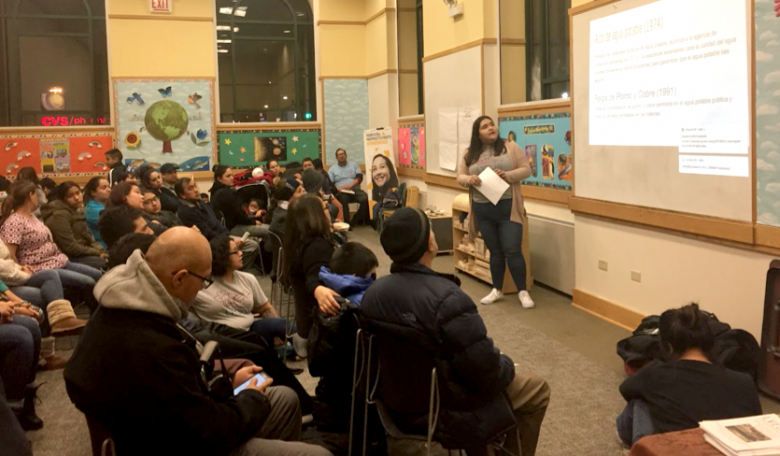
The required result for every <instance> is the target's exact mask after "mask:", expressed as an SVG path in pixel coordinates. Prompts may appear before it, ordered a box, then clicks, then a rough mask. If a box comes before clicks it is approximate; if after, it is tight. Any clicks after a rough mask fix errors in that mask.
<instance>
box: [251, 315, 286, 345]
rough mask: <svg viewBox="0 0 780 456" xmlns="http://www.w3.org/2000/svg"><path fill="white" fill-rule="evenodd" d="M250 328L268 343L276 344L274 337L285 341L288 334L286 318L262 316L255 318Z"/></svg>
mask: <svg viewBox="0 0 780 456" xmlns="http://www.w3.org/2000/svg"><path fill="white" fill-rule="evenodd" d="M249 330H250V331H252V332H253V333H255V334H257V335H259V336H260V337H262V338H263V340H264V341H265V342H266V343H267V344H268V346H269V347H273V346H274V337H278V338H279V339H281V340H282V341H285V340H286V339H285V336H286V335H287V319H285V318H261V319H259V320H255V322H254V323H252V326H250V327H249Z"/></svg>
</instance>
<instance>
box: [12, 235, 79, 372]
mask: <svg viewBox="0 0 780 456" xmlns="http://www.w3.org/2000/svg"><path fill="white" fill-rule="evenodd" d="M0 280H2V281H3V283H4V284H6V285H7V286H9V287H11V288H10V290H9V292H8V293H7V296H8V297H9V299H10V300H11V301H14V302H18V301H19V300H23V301H28V302H30V303H31V304H33V305H34V306H37V307H39V308H40V309H43V313H44V315H43V316H44V318H43V321H42V322H41V324H40V328H41V335H42V337H43V339H42V342H41V358H43V360H44V361H45V365H44V366H43V369H44V370H55V369H62V368H63V367H65V360H64V359H62V358H60V357H59V356H57V355H56V354H55V347H54V343H55V340H54V337H52V336H53V335H67V334H72V333H73V332H76V331H79V330H81V328H83V327H84V325H86V324H87V322H86V320H81V319H78V318H76V313H75V312H74V311H73V306H72V305H71V303H70V301H68V300H66V299H65V292H64V290H63V288H62V281H61V280H60V276H59V275H58V274H57V272H55V271H53V270H51V269H46V270H43V271H38V272H36V273H33V272H32V269H30V267H29V266H20V265H19V263H16V262H15V261H14V260H12V259H11V252H9V250H8V247H6V245H5V243H4V242H3V241H2V240H0Z"/></svg>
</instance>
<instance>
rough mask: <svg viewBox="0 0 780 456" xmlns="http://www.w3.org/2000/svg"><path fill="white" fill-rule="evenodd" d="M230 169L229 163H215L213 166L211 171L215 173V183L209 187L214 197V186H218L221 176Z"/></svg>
mask: <svg viewBox="0 0 780 456" xmlns="http://www.w3.org/2000/svg"><path fill="white" fill-rule="evenodd" d="M228 169H230V166H227V165H214V166H212V167H211V171H212V172H213V173H214V185H212V186H211V188H210V189H209V193H211V197H212V198H213V197H214V187H216V185H217V182H219V178H220V177H222V176H224V175H225V173H226V172H227V170H228Z"/></svg>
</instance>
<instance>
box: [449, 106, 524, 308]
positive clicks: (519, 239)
mask: <svg viewBox="0 0 780 456" xmlns="http://www.w3.org/2000/svg"><path fill="white" fill-rule="evenodd" d="M486 168H491V169H492V170H493V171H495V173H496V174H498V176H499V177H500V178H502V179H504V180H505V181H507V182H508V183H509V184H510V185H509V188H508V189H507V190H506V192H504V195H503V196H502V197H501V200H500V201H499V202H498V204H493V203H491V202H490V201H489V200H488V199H487V198H486V197H485V196H484V195H482V193H480V192H479V187H480V185H482V180H481V179H480V178H479V175H480V174H481V173H482V171H484V170H485V169H486ZM530 175H531V166H530V165H529V164H528V159H527V158H526V156H525V153H523V151H522V149H520V146H518V145H517V143H516V142H514V141H511V142H510V141H504V140H503V139H502V138H501V137H499V136H498V128H497V127H496V124H495V123H494V122H493V119H491V118H490V117H488V116H482V117H480V118H478V119H477V120H476V121H475V122H474V126H473V128H472V131H471V144H470V145H469V148H468V150H467V151H466V154H465V155H464V156H463V159H462V160H461V161H460V166H459V167H458V183H459V184H460V185H462V186H464V187H469V189H470V192H469V193H470V195H471V211H470V212H469V239H475V238H476V236H477V232H480V233H482V238H483V239H484V240H485V245H486V246H487V248H488V250H490V276H491V278H492V280H493V290H492V291H491V292H490V294H488V295H487V296H485V297H484V298H482V300H480V302H481V303H482V304H493V303H494V302H496V301H498V300H499V299H501V298H502V297H503V296H504V294H503V293H502V292H501V288H502V287H503V286H504V271H505V270H506V266H507V264H508V265H509V272H510V273H511V275H512V279H514V281H515V285H516V286H517V289H518V290H520V293H519V298H520V303H521V304H522V305H523V307H524V308H526V309H530V308H532V307H534V305H535V304H534V301H533V300H532V299H531V295H530V294H528V290H527V289H526V288H527V284H526V264H525V257H523V250H522V245H523V223H524V221H525V207H524V206H523V195H522V193H520V184H521V183H522V181H523V179H525V178H527V177H529V176H530Z"/></svg>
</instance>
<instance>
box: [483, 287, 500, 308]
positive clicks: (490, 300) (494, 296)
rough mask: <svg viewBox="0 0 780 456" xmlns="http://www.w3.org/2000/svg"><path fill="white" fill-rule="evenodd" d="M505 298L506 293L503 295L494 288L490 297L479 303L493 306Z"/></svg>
mask: <svg viewBox="0 0 780 456" xmlns="http://www.w3.org/2000/svg"><path fill="white" fill-rule="evenodd" d="M503 297H504V293H502V292H501V290H498V289H495V288H493V291H491V292H490V294H489V295H487V296H485V297H484V298H482V299H480V301H479V302H481V303H482V304H493V303H494V302H496V301H498V300H499V299H501V298H503Z"/></svg>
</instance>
